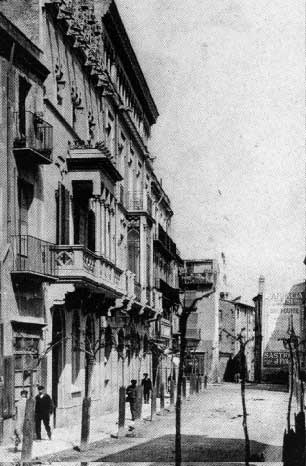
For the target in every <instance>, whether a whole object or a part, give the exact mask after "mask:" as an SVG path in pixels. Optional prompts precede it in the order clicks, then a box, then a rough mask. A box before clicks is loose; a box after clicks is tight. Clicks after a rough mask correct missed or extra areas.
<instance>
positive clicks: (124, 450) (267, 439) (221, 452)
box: [39, 384, 288, 464]
mask: <svg viewBox="0 0 306 466" xmlns="http://www.w3.org/2000/svg"><path fill="white" fill-rule="evenodd" d="M246 396H247V407H248V413H249V417H248V427H249V435H250V439H251V453H252V454H253V455H254V454H256V455H257V458H258V460H259V458H260V455H262V454H263V455H264V461H265V462H279V461H281V455H282V447H281V445H282V439H283V432H284V427H285V422H286V405H287V397H288V395H287V393H283V392H276V391H268V390H259V389H257V388H252V387H249V388H248V390H247V394H246ZM241 413H242V410H241V399H240V385H238V384H237V385H236V384H222V385H211V386H209V387H208V389H207V391H205V392H202V393H200V394H199V395H193V396H192V399H191V400H189V401H188V400H186V401H185V402H184V406H183V412H182V460H183V462H199V461H201V462H202V461H203V462H207V461H209V462H222V461H224V462H229V461H232V462H243V461H244V437H243V430H242V417H241ZM135 432H136V433H135V437H134V438H126V437H125V438H121V439H118V440H117V439H105V440H103V441H101V442H96V443H94V444H91V445H90V448H89V450H88V451H86V453H80V452H77V451H74V450H68V451H65V452H61V453H57V454H56V455H52V456H48V457H43V458H39V459H40V460H42V461H57V462H58V461H103V462H107V463H108V464H109V463H113V462H114V463H120V462H124V463H129V462H130V463H133V462H153V463H155V462H156V463H158V462H173V461H174V434H175V413H174V410H171V412H167V413H166V414H165V415H163V416H156V418H155V420H154V421H153V422H152V423H151V422H150V421H145V422H144V423H143V424H142V425H141V426H140V427H137V428H136V430H135ZM257 458H256V459H257ZM262 459H263V458H262ZM262 459H261V460H262Z"/></svg>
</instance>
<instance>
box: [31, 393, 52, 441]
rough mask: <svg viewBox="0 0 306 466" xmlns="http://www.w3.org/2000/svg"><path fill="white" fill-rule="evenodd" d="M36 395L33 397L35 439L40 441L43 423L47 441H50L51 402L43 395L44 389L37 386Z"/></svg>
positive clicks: (47, 396)
mask: <svg viewBox="0 0 306 466" xmlns="http://www.w3.org/2000/svg"><path fill="white" fill-rule="evenodd" d="M37 390H38V395H36V397H35V429H36V439H37V440H41V421H43V423H44V426H45V429H46V432H47V435H48V438H49V440H51V429H50V414H52V412H53V402H52V400H51V398H50V396H49V395H48V394H47V393H45V387H43V386H42V385H38V387H37Z"/></svg>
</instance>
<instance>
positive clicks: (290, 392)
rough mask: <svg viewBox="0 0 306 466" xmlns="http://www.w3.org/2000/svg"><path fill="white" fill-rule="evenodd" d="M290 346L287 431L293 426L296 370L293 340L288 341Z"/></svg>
mask: <svg viewBox="0 0 306 466" xmlns="http://www.w3.org/2000/svg"><path fill="white" fill-rule="evenodd" d="M288 346H289V355H290V380H289V400H288V408H287V431H288V433H289V432H290V427H291V422H290V421H291V406H292V397H293V372H294V359H293V351H292V346H291V342H290V341H288Z"/></svg>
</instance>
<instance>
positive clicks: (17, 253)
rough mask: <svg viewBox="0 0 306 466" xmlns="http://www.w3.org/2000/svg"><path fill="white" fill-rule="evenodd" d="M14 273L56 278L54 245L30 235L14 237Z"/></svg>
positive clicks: (22, 275)
mask: <svg viewBox="0 0 306 466" xmlns="http://www.w3.org/2000/svg"><path fill="white" fill-rule="evenodd" d="M12 248H13V269H12V273H13V274H14V275H20V276H21V277H24V276H25V275H32V276H36V277H42V278H48V279H52V280H54V279H55V275H56V274H55V251H54V245H53V244H52V243H48V242H47V241H43V240H41V239H39V238H35V237H34V236H29V235H16V236H13V237H12Z"/></svg>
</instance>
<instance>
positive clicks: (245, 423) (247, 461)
mask: <svg viewBox="0 0 306 466" xmlns="http://www.w3.org/2000/svg"><path fill="white" fill-rule="evenodd" d="M240 351H241V400H242V415H243V417H242V426H243V431H244V438H245V464H246V466H249V464H250V456H251V454H250V439H249V432H248V421H247V416H248V413H247V409H246V401H245V375H246V359H245V345H244V344H240Z"/></svg>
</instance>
